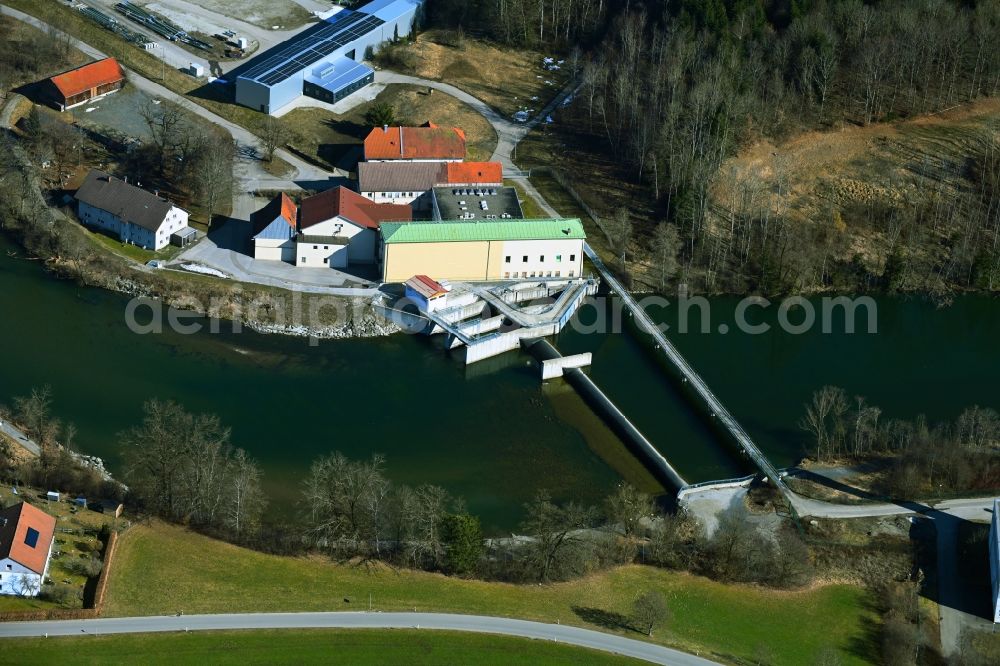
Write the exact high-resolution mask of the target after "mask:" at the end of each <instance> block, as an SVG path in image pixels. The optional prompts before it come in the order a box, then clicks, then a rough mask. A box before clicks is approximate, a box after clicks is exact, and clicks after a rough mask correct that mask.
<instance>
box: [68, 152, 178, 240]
mask: <svg viewBox="0 0 1000 666" xmlns="http://www.w3.org/2000/svg"><path fill="white" fill-rule="evenodd" d="M76 201H77V214H78V215H79V217H80V221H81V222H82V223H83V224H85V225H86V226H88V227H95V228H98V229H103V230H105V231H108V232H110V233H112V234H114V235H116V236H117V237H118V238H119V239H120V240H121V241H122V242H123V243H131V244H133V245H138V246H140V247H143V248H145V249H147V250H161V249H163V248H164V247H166V246H167V244H169V243H170V242H171V239H173V241H174V242H175V243H176V244H179V245H185V244H187V242H189V241H190V240H191V238H192V237H193V236H194V230H193V229H191V228H190V227H188V212H187V211H186V210H184V209H183V208H178V207H177V206H175V205H173V204H172V203H170V202H169V201H167V200H166V199H164V198H162V197H160V196H157V195H156V194H153V193H152V192H147V191H146V190H144V189H142V188H139V187H136V186H134V185H129V184H128V183H126V182H125V181H124V180H120V179H118V178H115V177H114V176H111V175H108V174H106V173H104V172H103V171H99V170H97V169H92V170H91V171H90V173H88V174H87V178H86V179H85V180H84V181H83V185H81V186H80V189H78V190H77V191H76Z"/></svg>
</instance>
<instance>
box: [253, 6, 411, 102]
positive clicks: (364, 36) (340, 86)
mask: <svg viewBox="0 0 1000 666" xmlns="http://www.w3.org/2000/svg"><path fill="white" fill-rule="evenodd" d="M422 6H423V0H373V1H372V2H369V3H368V4H366V5H365V6H363V7H360V8H358V9H357V10H353V11H352V10H349V9H343V10H341V11H339V12H337V13H335V14H333V15H332V16H329V17H328V18H326V19H324V20H323V21H321V22H320V24H319V25H318V26H314V27H312V28H309V29H307V30H305V31H303V32H302V33H301V34H299V35H296V36H295V37H293V38H292V39H291V40H290V41H288V42H286V43H285V44H283V45H281V46H278V47H276V48H274V49H272V50H271V51H270V52H268V53H265V54H263V55H262V56H260V57H258V58H257V59H256V60H255V61H254V62H252V63H251V64H250V65H249V67H248V68H247V69H246V70H245V71H243V72H242V73H240V74H238V75H237V78H236V102H237V103H238V104H242V105H243V106H248V107H250V108H251V109H256V110H257V111H261V112H263V113H268V114H273V113H275V112H277V111H279V110H280V109H281V108H282V107H284V106H287V105H288V104H291V103H292V102H294V101H295V100H296V99H298V98H299V97H300V96H301V95H308V96H309V97H313V98H315V99H318V100H320V101H323V102H329V103H331V104H332V103H334V102H338V101H340V100H341V99H343V98H344V97H347V96H348V95H350V94H351V93H353V92H355V91H357V90H359V89H361V88H363V87H364V86H366V85H368V84H369V83H372V82H373V81H374V80H375V71H374V70H373V69H372V68H371V67H369V66H367V65H365V64H364V63H362V62H361V61H362V60H364V59H365V58H366V57H369V56H370V55H371V54H372V53H374V52H375V51H377V50H378V47H379V46H381V45H382V44H385V43H386V42H390V41H393V40H394V39H398V38H400V37H406V36H407V35H409V34H410V32H411V31H412V30H413V25H414V23H415V22H416V21H417V18H418V15H419V12H420V10H421V7H422Z"/></svg>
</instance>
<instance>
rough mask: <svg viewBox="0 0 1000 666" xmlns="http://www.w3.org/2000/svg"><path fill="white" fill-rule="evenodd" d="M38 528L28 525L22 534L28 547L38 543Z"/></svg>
mask: <svg viewBox="0 0 1000 666" xmlns="http://www.w3.org/2000/svg"><path fill="white" fill-rule="evenodd" d="M39 536H40V535H39V534H38V530H36V529H35V528H34V527H29V528H28V531H27V533H25V535H24V544H25V545H26V546H28V547H29V548H34V547H35V546H37V545H38V537H39Z"/></svg>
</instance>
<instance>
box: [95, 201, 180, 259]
mask: <svg viewBox="0 0 1000 666" xmlns="http://www.w3.org/2000/svg"><path fill="white" fill-rule="evenodd" d="M77 213H78V215H79V216H80V221H81V222H83V223H84V224H86V225H88V226H92V227H98V228H100V229H105V230H107V231H109V232H111V233H113V234H115V235H116V236H118V238H119V239H120V240H121V241H122V242H124V243H133V244H135V245H138V246H140V247H143V248H145V249H147V250H161V249H163V248H164V247H166V246H167V245H169V244H170V235H171V234H173V233H175V232H176V231H178V230H180V229H181V228H183V227H186V226H188V213H187V211H185V210H181V209H180V208H178V207H177V206H173V207H171V209H170V212H169V213H167V216H166V217H165V218H164V219H163V222H162V223H161V224H160V226H159V228H158V229H157V230H156V232H155V233H154V232H152V231H150V230H149V229H145V228H143V227H140V226H137V225H135V224H131V223H128V222H124V221H122V219H121V218H119V217H118V216H117V215H115V214H114V213H111V212H109V211H106V210H102V209H100V208H96V207H94V206H91V205H90V204H88V203H85V202H83V201H81V202H79V207H78V209H77Z"/></svg>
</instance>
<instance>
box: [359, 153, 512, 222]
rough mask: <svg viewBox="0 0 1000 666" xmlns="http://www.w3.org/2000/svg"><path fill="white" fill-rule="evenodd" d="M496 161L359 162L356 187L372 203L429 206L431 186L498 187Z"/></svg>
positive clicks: (499, 169) (500, 179) (499, 174)
mask: <svg viewBox="0 0 1000 666" xmlns="http://www.w3.org/2000/svg"><path fill="white" fill-rule="evenodd" d="M502 185H503V165H502V164H500V163H499V162H360V163H358V190H360V192H361V193H362V194H363V195H365V196H366V197H367V198H369V199H371V200H372V201H374V202H376V203H394V204H410V205H411V206H413V207H414V208H415V209H417V210H426V209H430V208H431V197H430V195H429V192H430V190H431V189H432V188H435V187H444V186H455V187H459V186H461V187H500V186H502Z"/></svg>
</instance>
